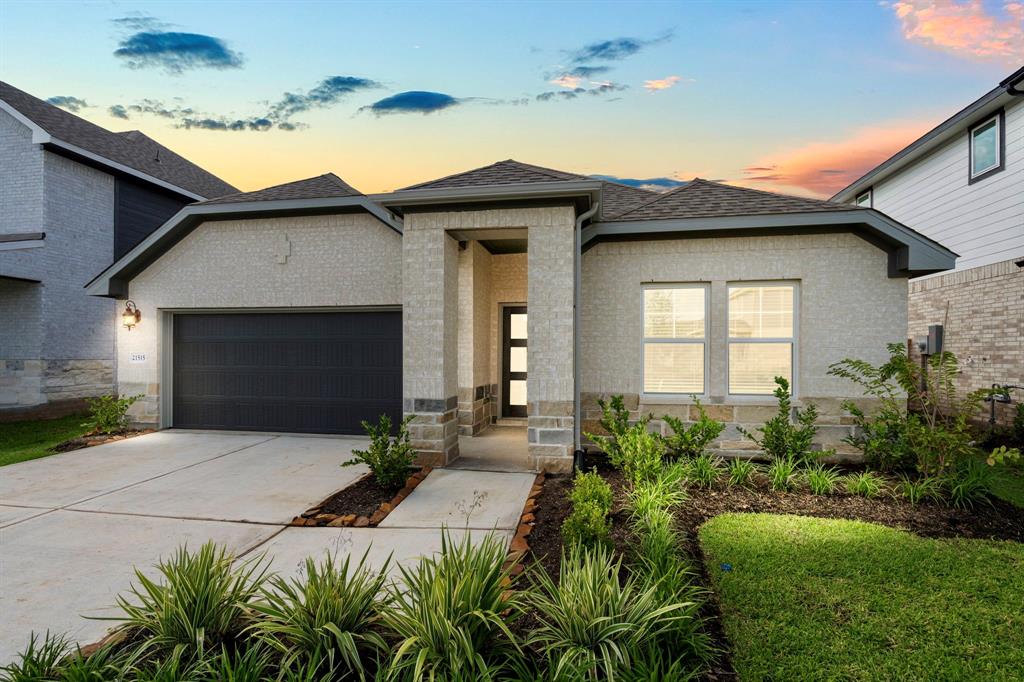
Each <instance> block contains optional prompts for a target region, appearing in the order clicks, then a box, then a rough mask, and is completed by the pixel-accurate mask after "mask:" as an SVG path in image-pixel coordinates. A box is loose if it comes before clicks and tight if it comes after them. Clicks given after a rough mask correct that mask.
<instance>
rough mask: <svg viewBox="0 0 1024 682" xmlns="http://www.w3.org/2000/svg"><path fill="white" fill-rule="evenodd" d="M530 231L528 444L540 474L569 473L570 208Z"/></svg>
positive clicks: (551, 212) (556, 210)
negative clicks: (549, 472) (547, 472)
mask: <svg viewBox="0 0 1024 682" xmlns="http://www.w3.org/2000/svg"><path fill="white" fill-rule="evenodd" d="M542 215H543V217H544V218H545V219H544V220H542V221H538V222H539V224H532V223H531V224H530V226H529V229H528V246H527V263H528V276H527V279H528V282H527V292H528V296H527V298H528V301H527V306H528V311H529V325H528V329H527V335H528V337H529V343H528V348H529V350H528V356H527V364H528V379H527V385H526V391H527V400H528V408H527V410H528V411H527V414H528V416H529V419H528V427H529V429H528V440H529V452H530V459H531V461H532V462H533V465H534V466H535V467H536V468H537V469H538V470H540V471H553V472H567V471H570V470H571V469H572V453H573V407H574V405H573V400H574V391H573V333H574V331H575V330H574V323H573V256H574V253H573V251H574V249H575V242H574V239H573V231H574V230H575V229H576V223H575V214H574V212H573V209H571V208H568V207H565V208H551V209H546V210H545V211H543V214H542Z"/></svg>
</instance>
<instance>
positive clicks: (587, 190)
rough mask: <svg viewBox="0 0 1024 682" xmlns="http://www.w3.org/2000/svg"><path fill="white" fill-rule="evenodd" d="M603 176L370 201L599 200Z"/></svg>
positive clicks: (402, 193)
mask: <svg viewBox="0 0 1024 682" xmlns="http://www.w3.org/2000/svg"><path fill="white" fill-rule="evenodd" d="M601 184H602V183H601V181H600V180H581V181H575V180H557V181H552V182H526V183H517V184H508V185H484V186H480V187H442V188H431V189H407V190H398V191H397V192H389V193H385V194H371V195H369V196H368V198H369V199H370V201H373V202H376V203H378V204H381V205H382V206H388V207H391V206H397V207H403V208H404V207H409V206H436V205H449V204H466V203H469V204H472V203H491V202H496V201H503V202H506V201H513V200H540V199H557V198H569V197H576V196H589V197H590V199H591V202H596V201H598V200H599V198H600V193H601Z"/></svg>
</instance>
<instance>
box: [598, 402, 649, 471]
mask: <svg viewBox="0 0 1024 682" xmlns="http://www.w3.org/2000/svg"><path fill="white" fill-rule="evenodd" d="M597 404H598V405H599V406H600V407H601V419H600V421H599V423H600V424H601V427H602V428H603V429H604V430H605V431H606V432H607V433H608V435H607V436H600V435H597V434H594V433H586V434H585V435H586V436H587V438H589V439H590V440H591V441H593V443H594V444H595V445H597V447H599V448H600V449H601V451H602V452H604V453H605V454H606V455H608V461H609V462H611V463H612V466H614V467H616V468H619V469H621V468H622V449H621V447H620V445H619V442H620V439H621V438H622V435H623V434H624V433H626V431H627V430H628V429H629V410H627V409H626V405H625V402H624V400H623V397H622V396H621V395H613V396H612V397H611V400H608V401H605V400H604V399H602V398H598V399H597ZM647 419H650V417H648V418H647ZM641 421H645V422H646V420H644V419H641Z"/></svg>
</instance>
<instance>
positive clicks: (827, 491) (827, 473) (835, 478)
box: [805, 464, 841, 495]
mask: <svg viewBox="0 0 1024 682" xmlns="http://www.w3.org/2000/svg"><path fill="white" fill-rule="evenodd" d="M805 475H806V477H807V487H808V488H810V489H811V492H812V493H814V494H815V495H831V494H832V493H834V492H835V491H836V488H837V487H838V486H839V479H840V478H841V476H840V475H839V470H838V469H836V468H835V467H826V466H825V465H823V464H817V465H815V466H812V467H810V468H809V469H807V471H806V473H805Z"/></svg>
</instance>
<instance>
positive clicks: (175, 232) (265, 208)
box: [85, 195, 402, 298]
mask: <svg viewBox="0 0 1024 682" xmlns="http://www.w3.org/2000/svg"><path fill="white" fill-rule="evenodd" d="M346 210H365V211H366V212H367V213H369V214H370V215H372V216H373V217H374V218H376V219H377V220H379V221H380V222H382V223H384V225H386V226H387V227H389V228H391V229H392V230H394V231H395V232H397V233H398V234H402V222H401V221H400V220H398V219H397V218H396V217H395V216H394V215H392V214H391V212H389V211H388V210H387V209H385V208H383V207H381V206H379V205H377V204H375V203H373V202H372V201H370V200H369V199H367V198H366V197H365V196H362V195H360V196H354V197H330V198H325V199H281V200H276V201H246V202H233V203H222V204H191V205H189V206H186V207H184V208H183V209H181V210H180V211H178V212H177V213H175V214H174V215H173V216H171V218H170V220H168V221H167V222H165V223H164V224H163V225H161V226H160V227H159V228H158V229H157V230H155V231H154V232H153V233H152V234H150V235H149V236H148V237H146V238H145V239H143V240H142V241H141V242H139V244H138V245H137V246H136V247H135V248H133V249H132V250H131V251H129V252H128V253H126V254H125V255H124V256H122V257H121V258H120V259H118V260H117V261H116V262H115V263H113V264H112V265H111V266H110V267H108V268H107V269H106V270H104V271H103V272H101V273H100V274H99V275H97V276H96V277H94V278H93V279H92V281H90V282H89V283H88V284H86V285H85V290H86V293H88V294H90V295H92V296H105V297H108V298H123V297H124V296H126V295H127V293H128V283H129V282H130V281H131V279H132V277H134V276H135V275H137V274H138V273H140V272H142V271H143V270H145V269H146V267H148V266H149V265H150V264H151V263H153V262H154V261H155V260H156V259H157V258H159V257H160V256H161V255H162V254H163V253H165V252H166V251H167V250H168V249H169V248H170V247H172V246H173V245H174V244H176V243H178V242H179V241H180V240H181V239H182V238H184V237H185V235H187V234H188V233H189V232H191V231H192V230H193V229H195V228H196V227H198V226H199V225H200V224H201V223H203V222H204V221H207V220H229V219H240V218H250V217H261V218H269V217H275V216H288V215H301V214H303V213H334V212H337V213H342V212H345V211H346Z"/></svg>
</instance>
